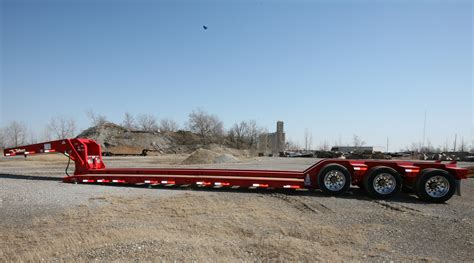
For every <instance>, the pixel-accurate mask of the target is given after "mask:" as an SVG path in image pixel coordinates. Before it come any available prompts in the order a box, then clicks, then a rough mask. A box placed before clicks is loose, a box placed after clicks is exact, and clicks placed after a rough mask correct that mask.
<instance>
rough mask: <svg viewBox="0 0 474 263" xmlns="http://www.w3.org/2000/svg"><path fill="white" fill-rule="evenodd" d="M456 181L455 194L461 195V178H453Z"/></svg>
mask: <svg viewBox="0 0 474 263" xmlns="http://www.w3.org/2000/svg"><path fill="white" fill-rule="evenodd" d="M454 181H455V182H456V191H455V193H456V195H459V196H461V180H454Z"/></svg>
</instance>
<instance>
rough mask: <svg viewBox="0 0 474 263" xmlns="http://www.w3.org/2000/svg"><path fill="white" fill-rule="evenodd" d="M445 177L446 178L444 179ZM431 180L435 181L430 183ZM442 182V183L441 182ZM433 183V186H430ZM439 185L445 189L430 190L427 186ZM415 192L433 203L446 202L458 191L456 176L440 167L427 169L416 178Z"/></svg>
mask: <svg viewBox="0 0 474 263" xmlns="http://www.w3.org/2000/svg"><path fill="white" fill-rule="evenodd" d="M443 178H444V179H443ZM430 181H433V182H432V183H430ZM439 183H441V184H439ZM430 184H433V186H430ZM438 186H440V187H441V188H444V191H441V190H439V191H434V190H435V189H433V192H429V191H428V190H427V188H429V189H432V188H434V187H436V188H437V189H438ZM414 190H415V193H416V195H417V196H418V197H419V198H420V199H421V200H423V201H427V202H432V203H444V202H446V201H448V200H449V199H450V198H451V197H452V196H453V195H454V192H455V191H456V181H455V179H454V177H453V176H452V175H451V174H450V173H448V172H446V171H444V170H440V169H425V170H423V171H421V173H420V174H419V175H418V177H417V178H416V183H415V189H414Z"/></svg>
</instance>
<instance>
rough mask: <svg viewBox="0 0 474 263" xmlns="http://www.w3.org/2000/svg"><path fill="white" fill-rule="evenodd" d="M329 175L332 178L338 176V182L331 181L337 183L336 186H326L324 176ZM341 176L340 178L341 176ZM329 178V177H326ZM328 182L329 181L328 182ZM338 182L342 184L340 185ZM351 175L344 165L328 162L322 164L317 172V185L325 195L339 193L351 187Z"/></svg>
mask: <svg viewBox="0 0 474 263" xmlns="http://www.w3.org/2000/svg"><path fill="white" fill-rule="evenodd" d="M327 176H331V177H332V178H337V177H339V179H340V180H339V181H338V182H333V184H334V185H336V184H339V185H338V186H337V187H334V188H331V187H328V186H326V184H325V182H324V181H325V178H326V177H327ZM341 176H342V178H341ZM328 179H329V178H328ZM328 183H330V182H328ZM340 183H342V184H343V185H342V186H341V185H340ZM351 183H352V177H351V174H350V173H349V171H348V170H347V169H346V167H344V166H342V165H340V164H328V165H326V166H324V167H323V168H322V169H321V171H320V172H319V174H318V186H319V189H321V191H323V193H324V194H327V195H340V194H342V193H344V192H346V191H347V190H349V188H350V187H351Z"/></svg>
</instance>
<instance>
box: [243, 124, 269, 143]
mask: <svg viewBox="0 0 474 263" xmlns="http://www.w3.org/2000/svg"><path fill="white" fill-rule="evenodd" d="M246 128H247V129H246V130H245V133H244V137H245V138H246V141H247V144H248V145H249V147H250V148H256V147H257V142H258V138H259V137H260V135H261V134H262V133H263V132H264V129H263V128H262V127H260V126H258V124H257V122H256V121H255V120H250V121H248V122H247V125H246Z"/></svg>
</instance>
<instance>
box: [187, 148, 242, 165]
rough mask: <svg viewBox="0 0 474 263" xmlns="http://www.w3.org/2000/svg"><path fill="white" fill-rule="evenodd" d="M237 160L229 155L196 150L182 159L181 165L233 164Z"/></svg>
mask: <svg viewBox="0 0 474 263" xmlns="http://www.w3.org/2000/svg"><path fill="white" fill-rule="evenodd" d="M238 161H239V159H237V158H236V157H234V156H233V155H231V154H228V153H224V154H220V153H217V152H214V151H211V150H207V149H198V150H196V151H194V152H193V153H191V155H189V157H188V158H186V159H184V160H183V162H182V164H208V163H235V162H238Z"/></svg>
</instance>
